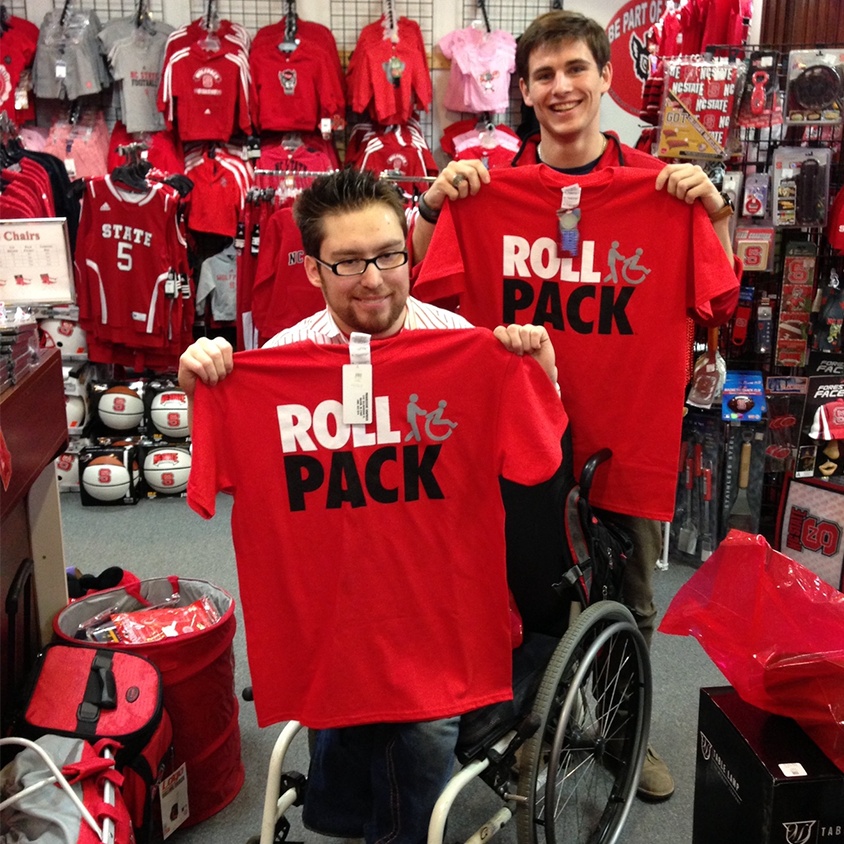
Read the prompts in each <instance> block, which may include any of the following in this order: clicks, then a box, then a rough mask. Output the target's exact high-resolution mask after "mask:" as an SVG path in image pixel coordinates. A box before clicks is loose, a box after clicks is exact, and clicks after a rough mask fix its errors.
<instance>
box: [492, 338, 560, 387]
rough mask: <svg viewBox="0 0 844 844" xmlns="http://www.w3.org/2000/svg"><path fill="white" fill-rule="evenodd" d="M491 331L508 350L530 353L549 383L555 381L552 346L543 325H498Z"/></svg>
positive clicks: (555, 371) (518, 353) (516, 352)
mask: <svg viewBox="0 0 844 844" xmlns="http://www.w3.org/2000/svg"><path fill="white" fill-rule="evenodd" d="M492 333H493V334H494V335H495V336H496V337H497V338H498V339H499V340H500V341H501V343H502V344H503V345H504V348H505V349H507V350H508V351H510V352H513V353H514V354H517V355H525V354H527V355H530V356H531V357H532V358H533V359H534V360H536V362H537V363H538V364H539V365H540V366H541V367H542V368H543V369H544V370H545V374H546V375H547V376H548V377H549V378H550V379H551V383H552V384H556V383H557V366H556V355H555V354H554V346H553V345H552V344H551V338H550V337H549V336H548V332H547V331H546V330H545V326H544V325H499V326H498V328H496V329H495V331H493V332H492Z"/></svg>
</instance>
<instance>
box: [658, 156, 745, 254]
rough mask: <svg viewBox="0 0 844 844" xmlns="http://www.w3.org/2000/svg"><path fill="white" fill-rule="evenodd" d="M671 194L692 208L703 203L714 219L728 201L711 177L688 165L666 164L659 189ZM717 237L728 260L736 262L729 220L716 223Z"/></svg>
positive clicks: (714, 224) (705, 209)
mask: <svg viewBox="0 0 844 844" xmlns="http://www.w3.org/2000/svg"><path fill="white" fill-rule="evenodd" d="M663 188H665V190H667V191H668V193H669V194H670V195H671V196H676V197H677V199H680V200H682V201H683V202H686V203H687V204H689V205H691V204H692V203H693V202H694V201H695V200H696V199H699V200H700V201H701V202H702V203H703V210H704V211H706V213H707V214H708V215H709V216H710V217H711V216H712V215H713V214H715V213H716V212H717V211H720V210H721V209H722V208H723V207H724V197H723V196H721V192H720V191H719V190H718V188H716V187H715V185H713V184H712V182H711V181H710V179H709V176H707V175H706V173H704V172H703V170H701V168H700V166H699V165H697V164H690V163H689V162H685V163H683V164H666V166H665V167H663V168H662V170H660V171H659V175H658V176H657V177H656V189H657V190H662V189H663ZM712 227H713V228H714V230H715V234H716V235H717V236H718V240H719V241H720V243H721V246H723V247H724V254H725V255H726V256H727V260H728V261H730V262H731V263H732V261H733V244H732V238H731V237H730V220H729V217H723V218H721V219H720V220H718V221H716V222H714V223H712Z"/></svg>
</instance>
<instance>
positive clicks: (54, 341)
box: [38, 319, 88, 358]
mask: <svg viewBox="0 0 844 844" xmlns="http://www.w3.org/2000/svg"><path fill="white" fill-rule="evenodd" d="M38 330H39V331H40V332H41V348H42V349H58V350H59V351H60V352H61V355H62V357H63V358H86V357H88V339H87V337H86V336H85V331H84V329H82V328H80V327H79V324H78V323H76V322H72V321H71V320H69V319H44V320H41V322H39V323H38Z"/></svg>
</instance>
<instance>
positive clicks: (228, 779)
mask: <svg viewBox="0 0 844 844" xmlns="http://www.w3.org/2000/svg"><path fill="white" fill-rule="evenodd" d="M174 595H178V596H179V597H178V599H174V597H173V596H174ZM206 601H207V602H210V604H211V606H212V607H213V610H215V611H216V612H215V613H214V615H215V616H216V620H215V621H214V623H213V624H210V625H202V629H198V628H197V629H192V628H190V627H187V628H185V627H184V626H182V627H181V628H180V629H179V630H178V631H176V630H175V629H174V628H175V625H171V626H170V629H164V630H163V632H161V636H160V638H158V640H157V641H147V642H143V643H134V644H133V643H127V642H115V643H114V644H112V647H115V648H120V649H125V650H127V651H130V652H132V653H137V654H141V655H142V656H145V657H146V658H147V659H149V660H150V661H151V662H153V663H154V664H155V665H156V666H157V667H158V670H159V671H160V672H161V679H162V683H163V686H164V707H165V709H166V710H167V712H168V714H169V715H170V720H171V722H172V724H173V749H174V752H175V767H178V766H180V765H181V764H182V763H185V766H186V773H187V783H188V800H189V804H190V815H189V817H188V819H187V820H186V821H185V826H190V825H192V824H195V823H199V822H200V821H203V820H205V819H206V818H208V817H210V816H211V815H213V814H215V813H216V812H219V811H220V809H222V808H223V807H224V806H227V805H228V804H229V803H230V802H231V801H232V800H233V799H234V798H235V796H236V795H237V793H238V791H240V787H241V786H242V785H243V779H244V769H243V762H242V761H241V755H240V726H239V724H238V702H237V698H236V697H235V693H234V656H233V653H232V642H233V640H234V631H235V616H234V606H235V605H234V598H232V596H231V595H229V594H228V593H227V592H226V591H224V590H223V589H220V588H219V587H217V586H214V585H213V584H211V583H208V582H206V581H204V580H192V579H186V578H178V577H169V578H164V577H161V578H154V579H151V580H141V581H140V582H138V583H132V584H129V585H127V586H125V587H117V588H115V589H107V590H105V591H102V592H95V593H93V594H90V595H87V596H86V597H84V598H81V599H79V600H78V601H74V602H73V603H71V604H69V605H68V606H66V607H65V608H64V609H63V610H61V611H60V612H59V613H58V614H57V615H56V617H55V619H54V620H53V628H54V630H55V632H56V634H57V635H58V636H59V637H60V638H62V639H69V640H78V639H80V638H83V637H84V636H85V633H84V629H85V627H86V626H88V624H89V622H90V621H91V619H94V618H97V619H99V620H100V622H102V621H107V620H108V619H109V618H110V617H114V616H115V615H119V614H121V613H132V612H134V611H140V610H144V608H147V607H156V606H159V605H161V606H166V607H180V608H186V607H188V606H190V605H193V604H195V603H196V602H206ZM186 631H187V632H186ZM176 632H178V635H173V634H174V633H176ZM136 641H137V640H136ZM99 644H103V642H102V641H101V642H99Z"/></svg>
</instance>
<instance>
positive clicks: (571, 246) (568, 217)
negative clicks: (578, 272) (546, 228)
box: [557, 208, 580, 258]
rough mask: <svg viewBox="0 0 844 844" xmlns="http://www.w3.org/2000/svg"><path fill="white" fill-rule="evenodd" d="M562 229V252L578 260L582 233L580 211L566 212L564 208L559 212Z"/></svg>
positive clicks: (558, 217) (558, 219)
mask: <svg viewBox="0 0 844 844" xmlns="http://www.w3.org/2000/svg"><path fill="white" fill-rule="evenodd" d="M557 221H558V223H559V228H560V250H561V251H562V252H567V253H568V254H569V255H571V257H572V258H576V257H577V255H578V253H579V249H580V232H579V231H578V230H577V224H578V223H579V222H580V209H579V208H574V209H573V210H570V211H566V210H563V209H562V208H561V209H560V210H559V211H558V212H557Z"/></svg>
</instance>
